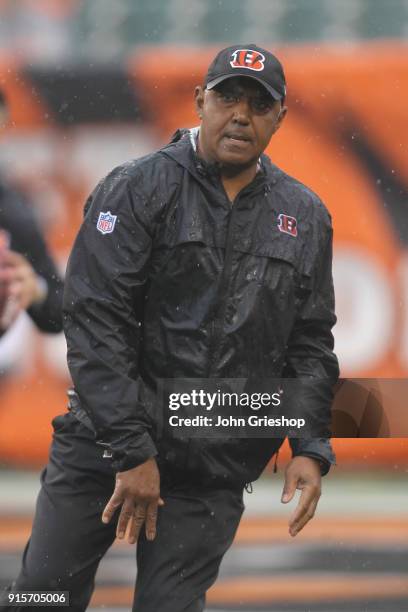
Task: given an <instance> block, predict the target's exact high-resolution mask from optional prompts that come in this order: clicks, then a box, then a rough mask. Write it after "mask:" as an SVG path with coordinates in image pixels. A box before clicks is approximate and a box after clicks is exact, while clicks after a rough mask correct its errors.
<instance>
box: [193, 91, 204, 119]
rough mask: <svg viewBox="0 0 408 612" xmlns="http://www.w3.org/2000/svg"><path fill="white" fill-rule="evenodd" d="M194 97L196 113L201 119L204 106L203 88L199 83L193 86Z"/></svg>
mask: <svg viewBox="0 0 408 612" xmlns="http://www.w3.org/2000/svg"><path fill="white" fill-rule="evenodd" d="M194 99H195V107H196V111H197V115H198V116H199V117H200V119H202V118H203V106H204V89H203V88H202V87H201V85H197V87H196V88H195V90H194Z"/></svg>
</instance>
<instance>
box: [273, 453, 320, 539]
mask: <svg viewBox="0 0 408 612" xmlns="http://www.w3.org/2000/svg"><path fill="white" fill-rule="evenodd" d="M321 480H322V477H321V474H320V465H319V462H318V461H317V460H316V459H312V458H311V457H300V456H299V457H294V458H293V459H292V461H291V462H290V463H289V464H288V466H287V468H286V471H285V484H284V487H283V493H282V503H283V504H287V503H288V502H290V501H291V499H293V496H294V494H295V492H296V489H300V490H301V491H302V493H301V495H300V499H299V503H298V505H297V506H296V508H295V510H294V512H293V514H292V516H291V517H290V520H289V533H290V535H291V536H292V537H294V536H295V535H297V534H298V533H299V531H300V530H301V529H303V527H304V526H305V525H306V523H308V522H309V521H310V519H311V518H313V516H314V513H315V511H316V507H317V503H318V501H319V497H320V494H321Z"/></svg>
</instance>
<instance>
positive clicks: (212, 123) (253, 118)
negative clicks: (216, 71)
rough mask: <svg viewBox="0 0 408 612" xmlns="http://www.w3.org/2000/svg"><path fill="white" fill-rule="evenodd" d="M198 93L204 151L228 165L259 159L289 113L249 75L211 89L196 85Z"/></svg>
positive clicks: (201, 142)
mask: <svg viewBox="0 0 408 612" xmlns="http://www.w3.org/2000/svg"><path fill="white" fill-rule="evenodd" d="M195 95H196V104H197V110H198V114H199V116H200V117H201V119H202V124H201V130H200V146H201V153H202V154H203V156H204V157H205V158H207V159H208V161H212V162H218V163H220V164H221V165H223V166H227V167H228V166H232V167H242V168H245V167H248V166H250V165H251V164H254V163H256V161H257V160H258V158H259V155H260V154H261V153H262V152H263V151H264V150H265V149H266V147H267V146H268V144H269V141H270V139H271V137H272V134H274V132H276V130H277V129H278V128H279V126H280V124H281V122H282V120H283V118H284V116H285V114H286V108H285V107H282V106H281V103H280V101H276V100H274V99H273V98H272V96H271V95H270V94H269V93H268V92H267V90H266V89H265V88H264V87H263V85H261V83H258V82H257V81H255V80H254V79H251V78H247V77H231V78H229V79H226V80H225V81H223V82H222V83H220V84H219V85H217V86H216V87H214V89H211V90H207V89H206V90H204V91H203V89H202V88H201V87H197V88H196V94H195Z"/></svg>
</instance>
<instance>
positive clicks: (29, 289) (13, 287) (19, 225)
mask: <svg viewBox="0 0 408 612" xmlns="http://www.w3.org/2000/svg"><path fill="white" fill-rule="evenodd" d="M0 228H2V232H4V233H7V235H8V237H9V248H8V249H4V250H3V254H2V266H1V271H0V276H1V281H2V283H3V287H6V288H7V289H6V291H7V295H8V297H9V298H10V300H11V303H10V311H11V313H10V314H11V316H10V317H9V318H11V319H12V318H13V315H14V316H15V315H16V314H18V312H19V311H21V310H27V312H28V314H29V315H30V317H31V319H32V320H33V321H34V323H35V325H36V326H37V327H38V328H39V329H40V330H41V331H43V332H48V333H58V332H60V331H62V295H63V281H62V279H61V276H60V274H59V273H58V271H57V268H56V265H55V263H54V261H53V259H52V257H51V255H50V253H49V251H48V248H47V245H46V243H45V240H44V238H43V236H42V233H41V230H40V228H39V226H38V224H37V221H36V219H35V217H34V214H33V212H32V210H31V208H30V206H29V205H28V204H27V203H26V202H25V201H24V199H23V197H21V196H20V195H19V194H18V193H17V192H15V191H14V190H11V189H9V188H8V187H7V188H6V187H4V186H2V187H1V189H0ZM4 314H5V316H6V318H7V312H5V313H4ZM10 322H11V321H9V322H7V321H4V324H3V328H6V327H7V326H8V325H7V324H9V323H10Z"/></svg>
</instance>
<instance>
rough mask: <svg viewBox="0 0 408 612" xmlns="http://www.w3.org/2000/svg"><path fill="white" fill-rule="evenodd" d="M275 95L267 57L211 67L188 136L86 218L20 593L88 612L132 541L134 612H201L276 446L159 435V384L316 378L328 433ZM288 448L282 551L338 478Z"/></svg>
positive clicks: (317, 333)
mask: <svg viewBox="0 0 408 612" xmlns="http://www.w3.org/2000/svg"><path fill="white" fill-rule="evenodd" d="M285 95H286V87H285V77H284V73H283V69H282V66H281V64H280V63H279V61H278V60H277V59H276V57H274V56H273V55H272V54H271V53H269V52H268V51H266V50H264V49H260V48H259V47H257V46H255V45H249V46H248V47H245V46H243V47H240V46H233V47H229V48H227V49H224V50H222V51H221V52H220V53H219V54H218V55H217V57H216V58H215V60H214V61H213V63H212V64H211V66H210V68H209V71H208V74H207V76H206V79H205V85H204V88H203V87H197V88H196V92H195V98H196V105H197V111H198V114H199V117H200V119H201V125H200V127H199V128H195V129H192V130H182V131H179V132H177V134H176V135H175V137H174V139H173V141H172V142H171V143H170V144H169V145H168V146H166V147H164V148H163V149H161V150H160V151H158V152H157V153H154V154H152V155H149V156H147V157H145V158H143V159H140V160H136V161H132V162H129V163H127V164H125V165H123V166H121V167H119V168H117V169H115V170H113V172H112V173H111V174H110V175H109V176H108V177H107V178H106V179H104V180H103V181H101V183H100V184H99V185H98V186H97V188H96V189H95V191H94V192H93V194H92V195H91V196H90V198H89V199H88V201H87V204H86V207H85V219H84V223H83V225H82V228H81V230H80V232H79V235H78V237H77V240H76V242H75V245H74V247H73V251H72V254H71V257H70V262H69V265H68V273H67V281H66V282H67V284H66V293H65V299H64V305H65V306H64V308H65V333H66V337H67V342H68V363H69V367H70V371H71V374H72V378H73V381H74V385H75V393H72V394H71V411H70V413H69V414H67V415H64V416H60V417H57V418H56V419H55V420H54V428H55V436H54V443H53V447H52V451H51V457H50V462H49V465H48V467H47V470H46V472H45V473H44V475H43V487H42V491H41V493H40V497H39V501H38V505H37V513H36V518H35V521H34V526H33V533H32V537H31V541H30V543H29V544H28V547H27V548H26V551H25V553H24V560H23V568H22V571H21V574H20V576H19V578H18V579H17V581H16V583H15V584H14V590H27V589H28V588H31V589H34V588H37V589H50V588H52V589H60V590H69V591H70V592H71V604H70V608H71V609H72V610H75V611H80V610H85V608H86V606H87V605H88V603H89V600H90V597H91V594H92V589H93V580H94V575H95V572H96V569H97V566H98V563H99V560H100V559H101V557H102V556H103V554H104V553H105V552H106V550H107V549H108V548H109V546H110V545H111V544H112V542H113V540H114V538H115V535H117V536H118V537H119V538H124V537H125V536H126V535H127V539H128V541H129V542H130V543H134V542H136V540H137V541H138V543H137V561H138V573H137V583H136V594H135V600H134V605H133V610H135V611H137V612H153V611H154V612H159V611H160V612H184V611H188V612H193V611H200V610H203V609H204V604H205V593H206V591H207V589H208V588H209V587H210V586H211V584H213V582H214V581H215V579H216V576H217V573H218V568H219V564H220V562H221V559H222V557H223V555H224V553H225V552H226V550H227V549H228V547H229V546H230V545H231V543H232V540H233V537H234V534H235V531H236V529H237V527H238V523H239V520H240V517H241V514H242V511H243V505H242V491H243V488H244V486H245V484H246V483H249V482H251V481H253V480H255V479H256V478H258V476H259V475H260V474H261V472H262V471H263V469H264V467H265V465H266V464H267V463H268V461H269V459H270V458H271V457H272V456H273V455H274V454H275V453H276V452H277V451H278V449H279V447H280V446H281V444H282V442H283V440H282V439H278V438H263V439H262V440H256V439H255V440H253V439H245V440H238V439H232V438H231V439H226V440H225V439H224V440H221V441H219V440H218V441H214V440H205V439H197V438H190V439H186V438H179V437H173V436H171V435H168V432H167V433H166V430H165V429H163V430H162V429H161V427H160V426H159V424H160V418H161V415H160V414H159V413H158V412H159V408H158V402H157V400H156V392H157V389H158V384H159V381H160V379H169V378H172V379H177V378H200V379H210V378H241V379H242V378H247V379H251V378H253V377H254V376H255V377H259V378H263V379H265V378H276V377H279V376H282V375H283V376H298V377H305V378H313V379H323V380H324V385H323V387H321V386H320V387H319V392H316V394H315V395H313V393H310V392H309V396H308V402H309V403H310V404H312V406H311V408H312V409H314V410H317V411H318V412H319V414H320V415H323V416H322V418H323V419H324V420H325V421H327V422H328V421H329V419H330V402H331V398H332V390H331V387H332V384H333V382H334V381H335V380H336V378H337V376H338V365H337V360H336V358H335V356H334V354H333V352H332V351H333V337H332V334H331V328H332V326H333V324H334V322H335V316H334V313H333V307H334V304H333V286H332V279H331V226H330V219H329V215H328V213H327V211H326V209H325V208H324V206H323V205H322V204H321V202H320V201H319V199H318V198H317V196H316V195H315V194H313V193H312V192H311V191H310V190H309V189H307V188H306V187H305V186H303V185H302V184H300V183H298V182H297V181H295V180H294V179H292V178H291V177H289V176H287V175H286V174H285V173H283V172H282V171H281V170H279V169H278V168H277V167H276V166H274V165H273V164H272V163H271V162H270V160H269V159H268V158H267V157H266V156H265V155H263V154H262V153H263V151H264V149H265V148H266V146H267V145H268V143H269V141H270V138H271V137H272V135H273V134H274V133H275V132H276V130H277V129H278V128H279V127H280V125H281V124H282V121H283V119H284V118H285V115H286V112H287V109H286V107H285V105H284V100H285ZM95 439H96V440H97V441H98V442H99V444H100V445H102V448H101V446H100V445H99V446H98V444H97V443H95ZM291 444H292V449H293V452H294V458H293V459H292V461H291V462H290V464H289V465H288V467H287V469H286V476H285V485H284V492H283V497H282V501H283V502H288V501H290V500H291V499H292V498H293V496H294V493H295V491H296V489H301V490H302V493H301V497H300V500H299V503H298V505H297V508H296V509H295V511H294V513H293V515H292V517H291V519H290V524H289V530H290V533H291V535H292V536H294V535H296V534H297V533H298V532H299V531H300V530H301V529H302V528H303V527H304V525H305V524H306V523H307V521H308V520H310V518H311V517H312V516H313V514H314V511H315V509H316V505H317V502H318V498H319V495H320V479H321V474H324V473H326V472H327V471H328V469H329V467H330V463H332V462H333V460H334V459H333V454H332V452H331V448H330V444H329V442H328V440H326V439H320V438H319V439H310V440H302V439H298V440H291ZM101 515H102V521H101Z"/></svg>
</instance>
